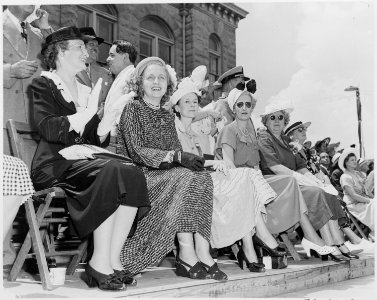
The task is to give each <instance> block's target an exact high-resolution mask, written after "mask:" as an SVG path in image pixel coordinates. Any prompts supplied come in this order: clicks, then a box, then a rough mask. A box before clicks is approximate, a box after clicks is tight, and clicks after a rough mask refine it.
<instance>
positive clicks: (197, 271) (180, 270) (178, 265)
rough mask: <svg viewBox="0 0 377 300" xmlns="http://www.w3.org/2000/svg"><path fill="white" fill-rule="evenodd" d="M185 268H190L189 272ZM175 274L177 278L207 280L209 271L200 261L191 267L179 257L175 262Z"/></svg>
mask: <svg viewBox="0 0 377 300" xmlns="http://www.w3.org/2000/svg"><path fill="white" fill-rule="evenodd" d="M184 266H186V267H189V270H187V269H186V268H185V267H184ZM175 274H177V276H182V277H188V278H191V279H207V271H206V270H205V269H204V268H203V265H202V264H201V263H200V262H199V261H198V262H197V263H196V264H195V265H193V266H191V265H189V264H188V263H186V262H184V261H183V260H181V259H180V258H179V257H177V260H176V262H175Z"/></svg>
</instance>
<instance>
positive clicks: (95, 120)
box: [31, 27, 150, 290]
mask: <svg viewBox="0 0 377 300" xmlns="http://www.w3.org/2000/svg"><path fill="white" fill-rule="evenodd" d="M41 53H42V55H43V57H44V60H45V63H46V65H47V66H48V67H49V68H50V71H49V72H42V73H41V76H40V77H38V78H36V79H34V80H33V83H32V91H33V102H34V121H35V126H36V128H37V130H38V132H39V134H40V136H41V140H40V142H39V144H38V147H37V150H36V154H35V156H34V159H33V163H32V172H31V174H32V179H33V182H34V186H35V187H36V188H37V189H43V188H48V187H52V186H60V187H62V188H63V189H64V190H65V192H66V195H67V206H68V209H69V212H70V216H71V218H72V220H73V223H74V226H75V229H76V230H77V233H78V235H79V236H80V238H84V237H87V236H88V235H90V234H92V233H93V243H94V250H93V255H92V257H91V259H90V261H89V263H88V265H87V267H86V270H85V272H86V274H87V278H88V284H89V286H95V285H98V286H99V288H100V289H103V290H123V289H124V288H125V286H124V283H127V282H129V281H131V280H132V279H131V278H129V277H127V274H126V271H124V270H123V267H122V264H121V262H120V251H121V248H122V246H123V243H124V241H125V240H126V239H127V236H128V235H129V234H130V233H131V234H132V232H133V230H134V229H135V228H134V226H132V225H133V224H136V222H134V220H135V218H136V219H141V218H142V217H143V216H144V215H145V214H146V213H147V212H148V211H149V209H150V203H149V200H148V195H147V187H146V182H145V177H144V175H143V174H142V172H140V171H139V170H138V169H137V168H136V167H135V166H133V165H132V164H130V163H125V162H122V163H120V162H119V161H116V160H112V159H106V158H104V159H101V158H96V159H93V157H91V156H90V155H88V157H89V159H88V158H87V157H85V153H84V154H83V155H82V157H80V156H77V157H75V156H67V154H64V157H63V156H62V155H61V154H60V153H64V151H67V147H69V146H72V145H81V144H91V145H96V146H100V147H103V146H106V145H107V144H108V143H109V132H110V130H111V127H112V126H113V121H114V120H112V118H113V115H114V113H115V111H117V110H119V109H122V107H123V105H124V101H125V100H126V99H122V98H121V99H120V100H119V103H117V105H114V106H113V107H112V108H111V109H108V110H107V111H105V112H104V116H103V118H102V120H100V119H99V117H98V112H97V109H98V98H99V93H100V88H101V79H100V80H98V82H97V84H96V86H95V87H94V88H93V89H91V88H89V87H87V86H85V85H82V84H80V83H79V82H78V81H77V80H76V73H77V72H80V71H81V70H83V69H84V68H85V61H86V58H87V55H88V54H87V51H86V50H85V45H84V41H83V37H82V35H81V33H80V31H79V30H78V29H77V28H76V27H65V28H61V29H59V30H57V31H55V32H54V33H52V34H50V35H49V36H47V38H46V42H45V44H44V45H43V47H42V51H41ZM99 132H101V134H98V133H99ZM82 148H85V147H81V148H80V149H82ZM63 149H65V150H64V151H63V152H62V150H63ZM70 149H71V148H70ZM75 152H77V151H75ZM74 154H76V155H77V153H74ZM131 227H132V228H131ZM131 229H133V230H131Z"/></svg>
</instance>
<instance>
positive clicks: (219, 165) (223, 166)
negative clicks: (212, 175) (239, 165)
mask: <svg viewBox="0 0 377 300" xmlns="http://www.w3.org/2000/svg"><path fill="white" fill-rule="evenodd" d="M213 168H214V169H215V171H216V172H222V173H223V174H224V175H225V176H228V175H229V169H231V167H230V165H229V164H228V163H227V162H225V161H223V160H214V161H213Z"/></svg>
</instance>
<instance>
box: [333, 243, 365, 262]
mask: <svg viewBox="0 0 377 300" xmlns="http://www.w3.org/2000/svg"><path fill="white" fill-rule="evenodd" d="M335 246H337V247H338V249H339V251H340V252H341V253H342V255H343V256H345V257H347V258H349V259H358V258H359V256H358V255H356V254H352V253H351V252H350V251H348V252H343V251H342V250H341V249H340V247H342V246H345V245H344V243H343V244H340V245H335Z"/></svg>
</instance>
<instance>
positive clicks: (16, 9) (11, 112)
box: [3, 5, 52, 154]
mask: <svg viewBox="0 0 377 300" xmlns="http://www.w3.org/2000/svg"><path fill="white" fill-rule="evenodd" d="M30 22H33V24H34V25H35V26H37V27H38V28H36V27H33V26H32V25H31V24H30ZM51 32H52V29H51V26H50V25H49V22H48V13H47V12H46V11H45V10H43V9H40V8H37V7H36V6H35V5H8V7H7V9H5V10H4V12H3V93H4V95H3V101H4V103H3V111H4V115H3V117H4V119H3V152H4V153H5V154H10V148H9V138H8V133H7V131H6V122H7V120H8V119H14V120H16V121H21V122H26V123H31V120H32V113H31V111H32V107H31V105H32V100H31V99H32V95H31V90H30V88H29V85H30V83H31V81H32V80H33V78H35V77H37V76H38V75H39V74H40V72H41V61H40V60H39V59H38V58H37V56H38V55H39V54H40V51H41V46H42V42H43V38H44V37H46V36H47V35H49V34H50V33H51Z"/></svg>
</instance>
